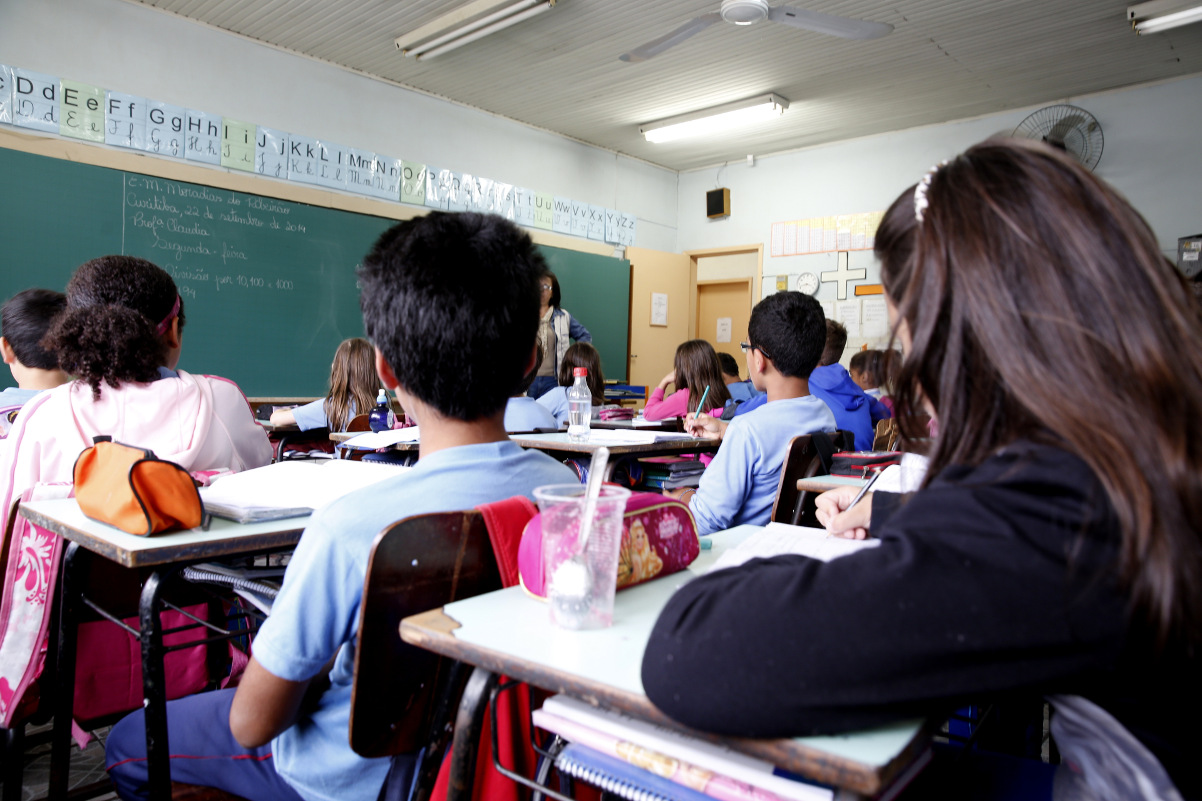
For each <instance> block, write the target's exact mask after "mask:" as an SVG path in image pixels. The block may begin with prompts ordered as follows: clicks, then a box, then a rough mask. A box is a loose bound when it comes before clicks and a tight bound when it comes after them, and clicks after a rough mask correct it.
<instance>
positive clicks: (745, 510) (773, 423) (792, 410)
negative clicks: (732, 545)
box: [689, 395, 835, 534]
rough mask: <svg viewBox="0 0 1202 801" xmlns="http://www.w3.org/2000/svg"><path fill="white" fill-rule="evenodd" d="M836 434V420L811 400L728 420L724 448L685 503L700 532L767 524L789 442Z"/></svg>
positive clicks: (792, 400) (780, 402) (779, 403)
mask: <svg viewBox="0 0 1202 801" xmlns="http://www.w3.org/2000/svg"><path fill="white" fill-rule="evenodd" d="M834 430H835V416H834V415H833V414H832V413H831V410H830V409H829V408H827V405H826V404H825V403H823V402H822V401H821V400H819V399H818V398H817V397H815V396H813V395H806V396H805V397H801V398H784V399H782V400H776V401H772V402H770V403H765V404H764V405H763V406H761V407H760V408H758V409H756V410H755V411H754V412H752V413H750V414H745V415H742V416H740V417H736V418H735V419H734V420H731V421H730V425H729V426H728V427H727V429H726V434H725V436H723V438H722V447H721V448H719V449H718V454H717V456H715V457H714V461H712V462H710V465H709V467H707V468H705V473H703V474H702V476H701V483H700V485H699V486H698V487H697V494H696V495H694V496H693V497H692V498H691V499H690V501H689V508H690V509H692V510H693V517H694V518H695V519H696V521H697V530H698V532H700V533H701V534H713V533H714V532H715V531H722V530H723V529H727V528H730V527H731V526H739V525H743V524H745V523H750V524H753V525H764V524H765V523H767V522H768V520H769V518H770V517H771V516H772V503H773V501H775V500H776V490H777V485H778V484H779V483H780V471H781V468H783V467H784V464H785V454H786V452H787V451H788V447H789V440H790V439H792V438H793V437H796V436H798V435H800V434H812V433H814V432H815V431H827V432H830V431H834Z"/></svg>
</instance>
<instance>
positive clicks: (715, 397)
mask: <svg viewBox="0 0 1202 801" xmlns="http://www.w3.org/2000/svg"><path fill="white" fill-rule="evenodd" d="M671 384H675V385H676V391H675V392H673V393H672V394H671V395H669V396H668V397H667V398H664V392H666V391H667V389H668V387H669V386H670V385H671ZM707 388H708V389H709V394H708V395H707V394H706V389H707ZM703 396H704V397H703ZM728 400H730V392H729V391H727V389H726V380H725V379H724V378H723V377H722V365H721V363H720V362H719V361H718V354H716V353H714V347H713V345H711V344H710V343H708V342H706V341H705V340H704V339H690V340H689V341H688V342H682V343H680V345H679V346H678V347H677V348H676V356H675V358H674V359H673V360H672V372H670V373H668V374H667V375H666V376H664V377H663V378H662V379H661V380H660V382H659V386H657V387H656V388H655V389H654V390H652V391H651V397H650V398H648V399H647V406H646V407H645V408H644V409H643V418H644V419H646V420H667V419H668V418H670V417H684V416H685V415H686V414H688V413H689V412H708V411H710V410H711V409H721V408H722V407H723V406H725V405H726V402H727V401H728ZM699 401H705V408H704V409H698V408H697V403H698V402H699Z"/></svg>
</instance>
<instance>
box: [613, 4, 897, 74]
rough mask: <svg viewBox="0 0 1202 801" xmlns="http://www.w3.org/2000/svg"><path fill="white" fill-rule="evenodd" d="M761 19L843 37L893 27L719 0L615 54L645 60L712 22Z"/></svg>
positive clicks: (867, 34)
mask: <svg viewBox="0 0 1202 801" xmlns="http://www.w3.org/2000/svg"><path fill="white" fill-rule="evenodd" d="M765 19H766V20H768V21H769V22H779V23H781V24H782V25H790V26H792V27H794V28H801V29H802V30H807V31H814V32H815V33H825V34H827V35H828V36H839V37H842V38H844V39H877V38H879V37H881V36H884V35H885V34H887V33H889V32H890V31H892V30H893V26H892V25H889V24H887V23H884V22H869V21H867V20H862V19H851V18H850V17H835V16H831V15H830V14H819V13H818V12H816V11H805V10H803V9H800V8H793V7H791V6H776V7H775V8H773V7H772V6H769V5H768V2H767V0H722V7H721V8H720V9H719V10H718V11H712V12H710V13H709V14H703V15H701V16H700V17H696V18H694V19H691V20H689V21H688V22H686V23H685V24H684V25H681V26H680V27H679V28H677V29H676V30H674V31H672V32H671V33H667V34H665V35H663V36H661V37H659V38H658V39H652V40H651V41H650V42H646V43H644V44H642V45H640V46H638V47H636V48H635V49H634V50H631V51H630V52H629V53H623V54H622V55H621V56H619V57H618V58H620V59H621V60H622V61H632V62H633V61H646V60H647V59H649V58H652V57H654V56H658V55H659V54H660V53H662V52H664V51H665V50H667V49H668V48H670V47H675V46H676V45H678V44H680V43H681V42H683V41H684V40H685V39H688V38H689V37H690V36H693V35H694V34H697V33H700V32H701V31H703V30H705V29H706V28H708V27H709V26H711V25H713V24H715V23H718V22H729V23H732V24H734V25H754V24H755V23H757V22H762V21H763V20H765Z"/></svg>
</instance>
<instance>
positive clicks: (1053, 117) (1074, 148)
mask: <svg viewBox="0 0 1202 801" xmlns="http://www.w3.org/2000/svg"><path fill="white" fill-rule="evenodd" d="M1014 136H1021V137H1024V138H1026V139H1036V140H1038V141H1041V142H1047V143H1048V144H1049V145H1051V146H1052V147H1056V148H1059V149H1061V150H1064V151H1066V152H1068V153H1070V154H1071V155H1072V156H1073V158H1075V159H1076V160H1077V161H1079V162H1081V163H1082V164H1083V165H1085V167H1087V168H1088V169H1091V170H1092V169H1093V168H1094V167H1097V166H1098V162H1099V161H1101V160H1102V145H1103V144H1104V143H1105V140H1104V139H1103V138H1102V126H1101V125H1100V124H1099V123H1098V120H1097V118H1096V117H1094V115H1092V114H1090V113H1089V112H1088V111H1086V110H1085V109H1083V108H1077V107H1076V106H1067V105H1059V106H1046V107H1044V108H1041V109H1040V110H1039V111H1036V112H1035V113H1034V114H1032V115H1031V116H1029V117H1027V118H1026V119H1025V120H1023V121H1022V122H1020V123H1019V124H1018V127H1017V128H1015V129H1014Z"/></svg>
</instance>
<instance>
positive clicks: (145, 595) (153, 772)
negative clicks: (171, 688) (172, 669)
mask: <svg viewBox="0 0 1202 801" xmlns="http://www.w3.org/2000/svg"><path fill="white" fill-rule="evenodd" d="M162 583H163V576H162V574H160V573H159V572H158V571H157V570H156V571H155V572H153V573H151V574H150V577H149V578H148V579H147V580H146V583H145V584H144V585H143V586H142V598H141V601H140V602H139V606H138V616H139V619H140V623H141V630H142V696H143V697H142V704H143V706H144V707H145V708H146V761H147V769H148V773H149V776H148V778H149V785H150V797H151V798H154V799H162V801H170V798H171V762H170V754H171V752H170V750H169V749H168V745H167V684H166V681H167V679H166V676H165V671H164V669H163V656H164V655H163V628H162V626H161V625H160V622H159V615H158V609H159V594H160V592H161V590H162Z"/></svg>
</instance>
